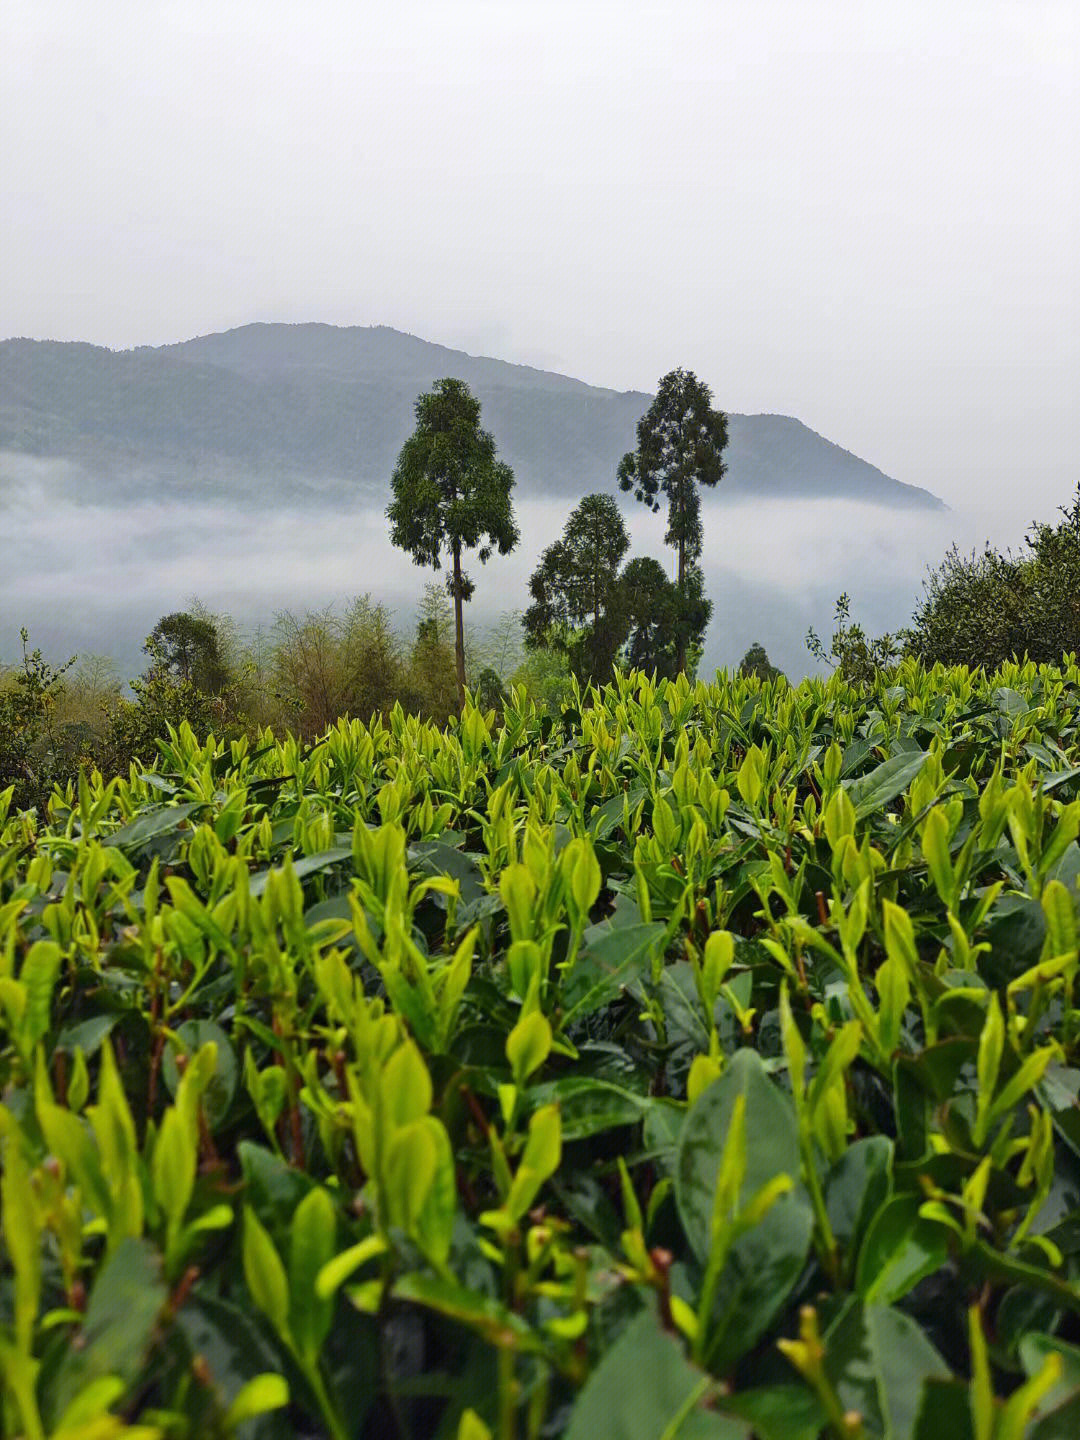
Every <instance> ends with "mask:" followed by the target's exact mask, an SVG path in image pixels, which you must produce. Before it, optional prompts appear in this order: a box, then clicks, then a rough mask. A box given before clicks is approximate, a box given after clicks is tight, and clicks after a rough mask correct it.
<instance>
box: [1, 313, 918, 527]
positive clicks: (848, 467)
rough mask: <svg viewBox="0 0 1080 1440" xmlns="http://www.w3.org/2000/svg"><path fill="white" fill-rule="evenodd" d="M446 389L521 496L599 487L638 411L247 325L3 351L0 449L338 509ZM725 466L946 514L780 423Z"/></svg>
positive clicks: (393, 337)
mask: <svg viewBox="0 0 1080 1440" xmlns="http://www.w3.org/2000/svg"><path fill="white" fill-rule="evenodd" d="M447 374H453V375H458V376H460V377H461V378H462V379H464V380H466V381H468V383H469V384H470V385H471V386H472V387H473V388H474V390H475V391H476V393H477V394H478V395H479V397H480V399H481V402H482V404H483V414H484V423H485V425H486V426H487V427H488V428H489V429H490V430H491V431H492V432H493V433H494V435H495V438H496V440H497V442H498V445H499V451H500V454H501V455H502V456H503V457H504V458H505V459H506V460H507V461H508V462H509V463H510V464H511V465H512V466H513V468H514V470H515V473H516V475H517V480H518V486H519V493H520V494H522V495H525V496H528V495H537V496H552V495H556V496H559V495H561V496H580V495H581V494H583V493H584V492H585V491H588V490H595V489H605V490H612V489H613V488H614V484H615V471H616V467H617V465H618V462H619V458H620V457H621V455H622V454H623V453H624V451H626V450H627V449H629V448H630V447H631V446H632V445H633V443H634V434H635V426H636V424H637V421H638V419H639V418H640V416H641V415H642V414H643V413H644V411H645V409H646V408H647V406H648V403H649V396H648V395H645V394H642V393H641V392H638V391H628V392H619V391H615V390H605V389H602V388H600V387H597V386H592V385H587V384H585V383H584V382H583V381H581V380H575V379H572V378H570V377H568V376H565V375H557V374H553V373H551V372H548V371H543V370H536V369H533V368H531V367H529V366H525V365H511V364H508V363H506V362H505V361H501V360H493V359H487V358H484V357H477V356H471V355H466V354H464V353H463V352H461V351H456V350H449V349H447V348H445V347H444V346H440V345H433V344H430V343H429V342H428V341H425V340H420V339H418V338H417V337H415V336H412V335H403V334H401V333H400V332H398V331H395V330H390V329H387V328H385V327H371V328H355V327H354V328H349V329H339V328H337V327H334V326H329V325H247V326H244V327H242V328H241V329H238V330H231V331H227V332H225V333H223V334H218V335H206V336H201V337H199V338H197V339H194V340H188V341H185V342H183V343H181V344H177V345H169V346H164V347H160V348H157V349H153V348H141V349H137V350H129V351H110V350H106V349H102V348H99V347H96V346H92V345H86V344H77V343H75V344H72V343H60V342H56V341H34V340H22V339H15V340H7V341H4V342H2V343H0V451H2V450H9V451H16V452H21V453H24V454H32V455H36V456H41V457H56V458H63V459H67V460H74V461H77V462H79V463H81V464H84V465H85V466H86V467H87V468H88V469H89V470H90V471H91V472H92V474H93V476H94V484H95V486H97V487H99V494H98V496H97V497H96V498H101V499H107V498H108V497H109V496H110V495H111V494H119V493H124V492H130V489H131V485H132V477H133V475H135V474H136V473H137V472H138V473H142V474H145V472H146V470H147V469H148V467H156V466H162V467H166V469H167V471H168V474H169V479H170V483H171V484H173V485H176V484H179V485H180V486H181V487H182V488H187V489H190V490H191V491H193V492H198V491H199V490H200V489H202V488H204V487H207V486H210V485H212V486H213V488H214V490H215V491H216V493H218V494H221V493H222V490H223V487H224V489H225V491H226V492H227V490H228V485H229V475H230V473H232V474H235V475H236V477H237V486H238V493H239V492H240V490H246V489H248V488H249V487H248V485H246V484H245V485H243V486H241V484H240V472H246V474H247V475H248V476H249V477H250V475H251V474H253V473H254V474H257V475H258V476H259V477H261V479H262V480H263V481H264V482H267V481H268V482H271V483H273V482H280V484H281V485H282V487H283V489H284V488H286V487H287V488H288V490H289V491H290V492H293V491H295V487H296V485H297V484H298V483H301V482H302V483H304V484H305V485H306V486H308V487H310V488H311V489H312V490H313V491H315V492H317V493H319V494H321V495H323V496H325V498H327V499H328V500H333V499H336V498H337V497H338V496H339V495H340V494H342V493H347V492H349V491H350V490H352V489H354V488H355V486H356V485H357V484H358V483H360V484H361V485H363V486H365V487H366V488H370V489H371V490H373V491H376V492H379V491H382V490H384V489H385V487H386V486H387V483H388V480H389V476H390V473H391V470H392V469H393V465H394V461H395V459H396V457H397V453H398V451H399V449H400V448H401V445H402V443H403V441H404V440H405V438H406V437H407V436H408V434H409V433H410V431H411V429H412V424H413V404H414V402H415V399H416V396H417V395H418V394H419V393H420V391H421V390H423V389H425V388H427V387H429V386H430V385H431V383H432V382H433V381H434V380H436V379H438V378H439V377H440V376H442V375H447ZM717 398H718V400H719V403H721V404H722V403H723V397H722V396H719V397H717ZM727 461H728V476H727V478H726V480H725V482H724V487H723V489H724V493H725V495H729V496H732V497H736V496H738V497H743V498H745V497H747V496H762V497H776V496H793V497H794V496H797V497H800V498H820V497H836V498H840V497H843V498H847V499H851V500H863V501H871V502H876V503H879V504H887V505H893V506H899V507H904V508H911V507H915V508H931V509H940V508H942V502H941V501H940V500H938V499H937V498H936V497H935V496H933V495H931V494H930V493H929V492H927V491H925V490H921V489H918V488H916V487H915V486H911V485H904V484H901V483H900V482H899V481H897V480H894V479H891V478H890V477H889V476H887V475H885V474H883V473H882V472H881V471H880V470H878V469H877V468H876V467H875V466H873V465H870V464H868V463H867V462H866V461H865V460H861V459H859V457H858V456H856V455H853V454H851V453H850V452H849V451H847V450H844V449H842V448H841V447H840V446H838V445H835V444H833V443H831V442H830V441H828V440H826V439H824V438H823V437H822V436H820V435H818V434H816V433H815V432H814V431H812V430H810V429H809V428H808V427H807V426H805V425H803V424H802V423H801V422H800V421H798V420H796V419H793V418H791V417H790V416H783V415H732V416H731V417H730V443H729V446H728V451H727Z"/></svg>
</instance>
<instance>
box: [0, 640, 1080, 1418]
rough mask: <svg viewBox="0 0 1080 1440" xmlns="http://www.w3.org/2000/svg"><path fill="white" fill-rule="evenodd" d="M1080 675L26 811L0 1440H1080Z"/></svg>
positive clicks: (567, 721)
mask: <svg viewBox="0 0 1080 1440" xmlns="http://www.w3.org/2000/svg"><path fill="white" fill-rule="evenodd" d="M1078 702H1080V669H1078V667H1077V666H1076V664H1075V663H1074V662H1072V661H1071V660H1070V661H1068V662H1067V663H1065V664H1063V665H1062V666H1060V667H1054V666H1038V667H1036V666H1034V665H1010V666H1006V667H1003V668H1002V670H1000V671H999V672H998V673H997V674H995V675H993V676H989V677H988V676H986V675H984V674H983V673H982V672H974V673H969V672H968V671H965V670H945V669H942V668H937V669H934V670H931V671H927V670H925V669H922V668H920V667H919V666H918V665H917V664H915V663H914V662H911V661H905V662H903V663H901V664H900V665H899V666H898V668H896V669H895V670H894V671H893V672H891V674H890V675H889V677H888V678H887V679H883V678H877V679H875V680H874V681H873V682H872V683H869V684H860V685H859V686H858V687H857V688H856V687H854V686H852V685H850V684H849V683H848V682H847V681H846V680H845V679H844V678H843V677H842V676H840V675H834V676H832V677H830V678H829V679H826V680H822V679H811V680H807V681H805V682H803V684H801V685H800V686H798V687H792V686H790V685H788V683H787V682H786V681H785V680H784V679H783V678H782V677H776V678H772V679H767V680H762V679H761V678H760V677H758V676H755V675H750V676H734V677H732V676H720V677H718V678H717V680H716V682H715V683H713V684H704V683H698V684H692V683H691V682H690V681H689V680H688V679H687V678H686V677H685V676H682V677H679V678H678V679H675V680H673V681H661V682H659V683H657V682H655V681H653V680H650V679H648V678H647V677H645V676H643V675H641V674H634V675H630V676H626V675H621V674H617V675H616V676H615V678H614V679H613V682H612V684H611V685H609V686H607V687H605V688H603V689H602V690H597V689H592V690H589V691H587V692H582V690H581V689H580V688H579V687H577V686H576V685H571V691H570V698H569V700H568V702H567V704H566V705H565V706H564V709H563V712H562V715H561V717H560V718H559V719H553V718H552V717H551V716H544V715H541V714H539V713H538V712H537V710H536V708H535V706H534V705H533V704H532V703H531V702H529V701H528V700H527V698H526V696H525V694H524V692H523V691H522V690H520V689H519V690H514V691H512V692H511V693H510V694H509V695H508V696H507V697H506V699H505V701H504V703H503V705H502V707H501V713H499V714H498V716H497V715H496V712H495V711H491V710H488V711H484V710H482V709H480V708H478V707H477V706H476V705H474V704H469V705H467V706H466V708H465V711H464V713H463V714H462V716H461V717H460V719H454V720H453V721H451V723H450V725H449V726H448V727H447V728H446V729H440V728H437V727H435V726H434V725H432V724H429V723H422V722H421V721H419V720H417V719H416V718H414V717H410V716H408V715H406V714H405V713H404V712H403V711H402V710H401V709H400V708H395V709H394V710H393V711H392V712H390V713H389V715H388V716H386V717H385V718H384V719H375V720H373V721H372V722H371V723H370V724H367V725H365V724H362V723H360V722H359V721H353V720H342V721H340V722H338V723H337V724H336V725H335V726H334V727H332V728H331V729H329V730H328V731H327V732H326V733H325V734H324V735H323V736H322V737H321V738H320V739H318V740H317V741H316V742H315V743H311V744H306V743H303V742H300V741H298V740H296V739H294V738H292V737H286V738H285V739H284V740H277V739H275V738H274V736H273V735H271V734H270V733H269V732H267V733H265V734H263V735H262V736H261V737H260V738H259V739H258V740H250V739H244V738H242V739H238V740H232V741H229V742H225V741H218V740H215V739H214V738H212V737H210V738H206V739H205V740H204V739H200V738H197V737H196V735H195V734H194V733H193V732H192V731H191V729H190V728H189V727H188V726H187V725H181V726H180V727H179V728H178V729H177V728H171V729H170V730H169V732H168V735H167V738H166V739H164V740H163V741H162V744H161V756H160V759H159V761H158V763H157V764H156V766H155V767H154V768H153V769H149V770H144V769H140V768H138V767H132V769H131V770H130V772H129V773H128V774H127V775H126V776H119V777H113V778H111V779H110V778H106V777H104V776H102V775H100V774H92V775H90V776H83V777H82V778H81V779H80V780H79V782H78V783H77V784H76V783H74V782H73V783H71V784H69V785H66V786H64V787H63V788H60V787H57V788H56V789H54V791H53V793H52V795H51V797H50V798H49V800H48V804H47V806H42V807H39V809H38V810H36V811H18V810H16V809H14V807H13V806H12V804H11V801H12V796H11V792H10V791H8V792H5V793H4V795H3V797H2V798H0V1097H2V1103H0V1147H2V1151H0V1153H2V1163H3V1176H2V1195H0V1198H2V1202H3V1223H2V1249H0V1366H2V1373H3V1398H2V1402H0V1403H2V1407H3V1409H2V1412H0V1413H2V1424H3V1433H5V1434H11V1435H25V1436H28V1437H31V1440H39V1437H46V1436H48V1437H64V1440H75V1437H85V1440H89V1437H97V1436H111V1435H124V1434H130V1435H135V1436H139V1437H151V1436H161V1437H165V1436H168V1437H174V1436H175V1437H183V1436H191V1437H194V1436H202V1435H208V1436H222V1437H224V1436H231V1435H234V1434H235V1435H249V1436H250V1435H257V1436H265V1437H268V1440H273V1437H278V1436H286V1435H295V1434H320V1435H330V1436H334V1437H344V1436H348V1437H367V1436H375V1435H382V1434H392V1435H400V1436H403V1437H405V1436H410V1437H417V1440H419V1437H422V1436H423V1437H427V1436H438V1437H451V1440H452V1437H459V1440H482V1437H485V1436H491V1437H496V1436H497V1437H499V1440H510V1437H529V1440H535V1437H540V1436H549V1435H563V1434H565V1435H567V1436H569V1437H571V1440H583V1437H586V1436H589V1437H591V1436H593V1435H598V1434H603V1435H611V1436H620V1437H625V1440H655V1437H658V1436H670V1437H674V1436H678V1437H683V1440H692V1437H706V1436H709V1437H717V1440H729V1437H750V1436H758V1437H762V1440H813V1437H818V1436H832V1437H834V1440H835V1437H840V1436H842V1437H854V1436H863V1437H878V1436H880V1437H898V1440H899V1437H912V1440H933V1437H937V1436H943V1435H949V1436H954V1435H955V1436H959V1437H971V1440H994V1437H996V1440H1014V1437H1016V1440H1019V1437H1030V1440H1048V1437H1057V1436H1067V1435H1071V1434H1073V1433H1075V1432H1076V1429H1077V1426H1078V1424H1080V1119H1078V1116H1080V1109H1078V1096H1080V1063H1078V1061H1080V1054H1078V1050H1080V1009H1078V1006H1077V994H1076V980H1077V970H1078V967H1080V955H1078V940H1077V935H1078V924H1080V921H1078V908H1080V894H1078V879H1080V845H1078V843H1077V834H1078V832H1080V704H1078Z"/></svg>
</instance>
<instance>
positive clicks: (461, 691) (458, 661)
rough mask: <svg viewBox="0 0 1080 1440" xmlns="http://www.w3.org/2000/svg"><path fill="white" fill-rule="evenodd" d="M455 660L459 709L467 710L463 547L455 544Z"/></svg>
mask: <svg viewBox="0 0 1080 1440" xmlns="http://www.w3.org/2000/svg"><path fill="white" fill-rule="evenodd" d="M454 662H455V668H456V670H457V689H458V710H459V711H461V712H462V713H464V710H465V617H464V614H463V613H462V602H461V547H460V546H459V545H455V546H454Z"/></svg>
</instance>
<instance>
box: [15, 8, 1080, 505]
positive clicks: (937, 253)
mask: <svg viewBox="0 0 1080 1440" xmlns="http://www.w3.org/2000/svg"><path fill="white" fill-rule="evenodd" d="M1078 257H1080V5H1077V4H1076V3H1075V0H1063V3H1058V0H1023V3H995V0H971V3H965V0H933V3H927V4H924V3H919V0H865V3H845V0H833V3H818V0H790V3H785V0H751V3H743V0H726V3H717V0H711V3H706V4H699V3H696V0H681V3H669V4H645V3H637V0H621V3H617V4H610V5H609V4H602V3H583V0H579V3H576V4H564V3H556V0H542V3H541V0H528V3H523V0H489V3H483V0H441V3H423V0H413V3H403V0H397V3H396V4H393V5H391V4H389V3H383V0H346V3H337V0H292V3H288V4H283V3H280V0H257V3H252V4H247V3H239V0H205V3H179V0H174V3H163V0H157V3H155V0H131V3H128V0H72V3H61V0H6V3H5V4H4V5H3V6H2V7H0V336H7V335H32V336H37V337H41V338H45V337H49V338H57V339H84V340H91V341H94V342H96V343H99V344H106V345H111V346H114V347H124V346H128V345H132V344H138V343H160V342H165V341H169V340H175V339H181V338H184V337H187V336H190V335H195V334H200V333H205V332H207V331H210V330H220V329H225V328H227V327H229V326H232V325H238V324H243V323H245V322H246V321H250V320H256V319H261V320H325V321H329V322H332V323H336V324H388V325H393V326H396V327H398V328H401V329H406V330H410V331H412V332H414V333H416V334H419V335H422V336H424V337H425V338H428V339H433V340H438V341H441V342H443V343H446V344H451V345H459V346H461V347H463V348H466V349H470V350H473V351H474V352H483V353H488V354H494V355H498V356H501V357H503V358H506V359H510V360H522V361H527V362H529V363H534V364H540V365H544V366H547V367H549V368H552V369H561V370H565V371H567V372H569V373H572V374H575V375H580V376H581V377H583V378H584V379H587V380H590V381H593V382H595V383H597V384H604V385H611V386H614V387H617V388H620V389H626V388H637V389H653V388H654V387H655V384H656V381H657V380H658V378H659V377H660V375H661V374H662V373H663V372H664V371H666V370H667V369H670V368H671V367H672V366H674V365H679V364H681V365H685V366H688V367H690V368H692V369H695V370H696V371H697V372H698V373H699V375H701V376H702V378H704V379H706V380H707V381H708V382H709V383H710V384H711V385H712V386H713V389H714V392H715V394H716V398H717V401H718V403H719V404H721V405H722V406H723V407H724V408H726V409H729V410H737V411H751V412H752V411H780V412H784V413H788V414H793V415H797V416H798V417H799V418H800V419H802V420H804V421H805V422H806V423H807V424H809V425H811V426H812V427H813V428H814V429H816V430H819V431H821V432H822V433H824V434H825V435H827V436H828V437H829V438H830V439H833V440H835V441H837V442H838V443H840V444H842V445H844V446H845V447H847V448H849V449H851V450H854V451H855V452H856V453H858V454H860V455H862V456H863V457H864V458H866V459H868V460H870V461H872V462H873V463H875V464H877V465H879V466H880V467H881V468H882V469H884V470H885V471H886V472H888V473H889V474H892V475H895V476H896V477H897V478H899V479H902V480H906V481H909V482H911V483H914V484H919V485H925V486H927V487H929V488H930V489H931V490H934V491H935V492H936V493H938V494H940V495H942V496H943V497H944V498H945V499H946V500H948V501H949V502H950V504H953V505H954V506H957V507H960V508H963V509H965V510H967V511H969V512H972V511H973V512H975V513H976V514H977V515H982V514H985V515H986V516H987V517H988V520H989V517H990V516H991V515H992V514H995V513H998V514H1000V513H1001V512H1005V511H1007V512H1009V513H1011V514H1014V515H1017V516H1019V517H1026V518H1028V519H1030V518H1033V517H1034V516H1035V515H1036V514H1038V515H1040V516H1041V515H1045V516H1047V517H1049V516H1050V515H1051V514H1052V513H1053V510H1054V507H1055V506H1056V505H1058V504H1059V503H1062V502H1063V501H1064V500H1065V499H1066V497H1067V495H1068V494H1070V493H1071V491H1072V489H1073V487H1074V486H1075V483H1076V480H1077V478H1078V474H1080V470H1078V466H1077V462H1076V458H1075V457H1076V454H1077V433H1076V432H1077V418H1078V411H1080V258H1078Z"/></svg>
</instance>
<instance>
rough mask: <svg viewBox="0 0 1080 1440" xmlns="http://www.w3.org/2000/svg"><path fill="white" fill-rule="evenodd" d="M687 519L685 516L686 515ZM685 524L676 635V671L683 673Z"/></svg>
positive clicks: (684, 637) (684, 662) (684, 653)
mask: <svg viewBox="0 0 1080 1440" xmlns="http://www.w3.org/2000/svg"><path fill="white" fill-rule="evenodd" d="M684 519H685V517H684ZM682 529H683V526H682V525H680V526H679V531H680V533H679V580H678V587H677V588H678V591H679V623H678V629H677V631H676V635H677V637H678V639H677V642H676V649H675V673H676V675H681V674H682V673H683V671H684V670H685V669H686V629H685V623H686V604H685V598H686V597H685V596H684V594H683V584H684V576H685V574H686V541H685V539H684V537H683V535H682Z"/></svg>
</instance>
